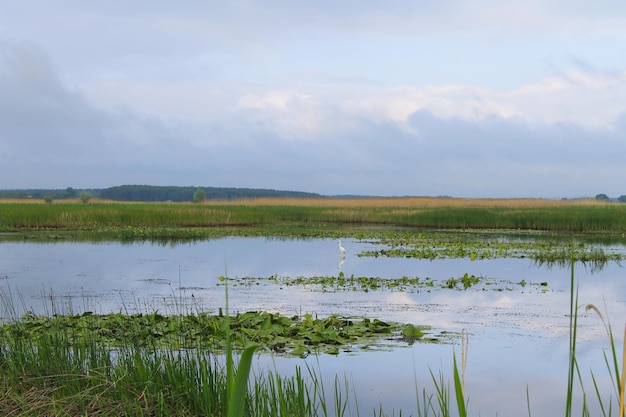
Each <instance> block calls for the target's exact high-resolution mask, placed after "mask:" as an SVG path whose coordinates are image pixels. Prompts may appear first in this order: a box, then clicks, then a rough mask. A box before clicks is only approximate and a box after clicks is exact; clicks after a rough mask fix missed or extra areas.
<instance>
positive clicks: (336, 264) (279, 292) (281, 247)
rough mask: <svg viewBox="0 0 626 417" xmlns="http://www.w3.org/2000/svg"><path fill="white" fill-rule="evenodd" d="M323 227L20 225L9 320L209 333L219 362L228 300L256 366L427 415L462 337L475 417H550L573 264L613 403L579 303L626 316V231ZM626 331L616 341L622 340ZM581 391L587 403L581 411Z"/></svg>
mask: <svg viewBox="0 0 626 417" xmlns="http://www.w3.org/2000/svg"><path fill="white" fill-rule="evenodd" d="M79 207H81V210H82V209H83V207H82V206H79ZM193 209H195V208H193ZM611 210H613V209H612V208H611ZM285 216H287V215H285ZM66 217H67V216H66ZM231 219H232V217H231ZM322 220H323V221H322ZM326 220H327V219H318V220H317V222H314V223H313V224H309V227H304V226H302V225H299V226H298V225H296V224H295V223H292V222H293V219H292V218H289V219H288V221H289V225H286V224H273V225H272V226H271V227H270V228H271V229H272V230H273V232H272V231H269V232H268V226H263V227H259V226H258V225H257V226H255V228H254V229H253V230H252V229H246V228H241V227H240V226H237V227H234V226H232V225H231V226H229V227H234V228H232V229H231V228H223V227H221V228H219V229H215V228H213V229H210V230H207V229H206V227H203V228H201V229H198V230H195V229H194V230H195V231H194V232H193V233H192V234H193V236H192V237H191V238H190V237H189V235H188V236H187V237H186V238H181V236H178V237H174V238H166V236H167V235H168V233H169V232H168V231H167V230H166V229H155V228H153V227H147V228H146V227H145V226H128V225H115V226H114V228H113V229H107V231H106V233H104V235H105V237H104V238H102V237H100V238H98V239H93V235H94V229H93V228H92V229H90V230H89V231H84V230H83V231H80V232H77V230H78V229H80V228H82V227H85V226H84V225H82V226H80V227H78V226H76V227H74V226H72V227H70V229H71V230H69V231H68V230H63V228H60V229H59V228H49V227H47V228H45V229H44V230H42V231H41V233H38V232H37V231H34V230H33V228H27V229H25V230H21V231H16V229H11V228H7V235H5V238H4V240H3V241H1V242H0V254H1V256H0V288H1V298H0V302H1V304H2V305H1V310H0V313H1V314H2V317H3V320H4V321H5V323H7V325H10V324H11V323H16V322H17V323H20V324H21V325H23V326H26V327H27V329H26V330H25V331H31V332H33V333H35V334H36V333H37V332H40V329H41V327H42V326H43V327H45V326H49V325H50V323H51V320H58V321H59V322H60V323H61V324H59V325H62V326H63V328H64V329H66V330H65V332H66V333H67V334H74V333H71V331H70V330H69V329H83V330H84V329H91V330H96V331H97V332H96V333H97V334H98V336H99V337H100V339H101V340H102V341H106V343H108V344H109V345H111V346H116V343H119V342H120V341H128V340H135V341H136V342H134V344H135V345H136V346H137V345H140V343H148V342H147V341H150V342H149V343H153V342H152V341H156V342H154V343H157V344H155V345H153V347H154V348H159V349H160V348H162V347H163V346H169V347H175V348H176V349H183V348H184V349H186V350H189V349H194V346H196V345H195V344H196V343H199V342H198V340H199V339H197V338H196V337H200V336H201V337H207V335H212V336H215V338H214V339H211V340H208V339H207V340H202V341H201V342H202V343H205V345H211V346H213V347H214V348H215V352H216V354H217V356H218V358H219V356H220V354H219V352H221V350H220V349H222V348H223V337H221V336H222V335H221V333H220V332H221V331H222V329H224V326H223V324H221V322H220V317H221V318H223V317H224V313H225V310H226V307H227V306H226V303H228V309H229V310H230V312H231V316H232V321H231V322H230V324H229V326H231V328H232V330H233V335H234V340H235V339H237V337H239V342H238V343H239V345H238V346H239V347H243V346H245V345H246V344H247V343H252V342H254V343H259V344H261V345H262V346H263V347H264V349H261V350H259V351H258V352H257V354H255V356H254V360H253V373H254V374H256V375H262V374H266V373H268V372H276V373H277V374H280V375H285V376H293V375H296V374H297V373H298V372H299V371H298V369H302V367H303V368H304V369H314V370H315V375H316V377H315V378H318V379H319V381H321V382H324V383H325V384H326V385H327V386H329V387H333V386H334V384H336V377H337V376H339V378H345V379H346V381H347V385H348V386H349V388H346V391H347V392H346V393H345V394H344V395H345V396H347V397H348V398H349V407H348V408H347V409H346V411H345V413H344V415H372V410H375V411H376V413H378V411H379V410H384V414H382V413H381V414H380V415H399V413H400V410H402V415H418V414H419V413H418V410H417V407H418V406H417V405H416V402H417V401H416V399H417V398H416V397H419V396H421V395H422V394H421V390H422V389H424V390H425V391H427V392H429V393H436V392H437V384H436V383H435V382H434V381H436V379H437V378H434V377H433V374H434V375H439V373H440V372H441V373H442V374H443V375H444V376H445V377H446V378H449V379H452V369H453V357H454V355H457V356H459V357H460V353H461V351H462V339H463V338H462V337H461V335H462V334H464V335H467V338H468V340H469V345H468V350H467V357H466V359H467V364H466V367H465V368H464V386H465V396H466V398H468V399H469V402H468V411H469V414H471V415H496V414H497V415H509V416H522V415H528V414H529V412H528V408H529V407H530V409H531V411H532V412H531V415H554V414H558V413H560V412H562V410H563V407H564V404H565V402H566V394H567V377H566V375H567V368H568V353H569V352H568V351H569V344H568V338H569V332H570V315H569V303H570V295H571V291H572V288H571V281H570V277H571V272H572V270H571V268H572V262H573V268H574V273H575V279H576V289H577V291H578V294H579V295H578V297H579V301H578V305H580V306H581V309H580V316H579V317H578V323H577V332H578V333H577V338H578V348H577V349H578V350H577V361H578V363H579V366H580V368H581V373H582V374H583V378H584V379H585V381H587V383H588V384H589V385H588V386H589V389H590V391H591V389H592V388H591V387H593V385H591V384H592V382H590V381H591V376H590V373H589V370H590V369H592V370H596V371H595V372H594V378H595V379H596V381H597V384H598V385H597V386H598V387H599V389H600V390H601V391H602V392H603V394H605V395H606V397H607V398H608V397H609V396H610V395H614V394H612V392H613V391H612V388H611V387H612V385H611V384H612V382H611V381H612V379H611V377H610V375H605V374H607V372H606V365H605V362H604V353H605V352H606V351H608V350H609V349H610V343H609V340H608V338H607V335H606V328H605V326H604V323H603V321H602V319H600V318H599V317H598V315H597V314H595V312H594V311H593V310H590V311H587V310H584V308H582V306H585V305H587V304H593V305H594V306H597V307H598V309H599V310H601V311H602V313H603V314H605V317H606V318H608V319H611V320H612V321H615V324H616V328H617V329H618V330H619V329H620V328H621V326H622V325H623V318H624V317H626V280H625V279H624V272H623V268H622V262H623V260H624V257H625V256H626V239H624V237H623V234H622V232H620V231H619V230H614V231H612V232H610V233H609V232H607V233H599V232H597V231H595V232H593V233H579V232H572V231H565V232H563V231H551V230H525V229H514V230H512V229H494V228H490V229H465V228H462V229H452V230H451V229H445V228H444V229H442V228H436V229H434V228H425V227H412V226H406V225H393V224H382V225H381V224H345V223H339V224H328V223H325V222H326ZM4 223H5V224H8V223H10V222H9V221H8V220H5V221H4ZM591 223H593V222H591ZM98 227H102V228H103V229H104V226H98ZM107 227H112V226H107ZM9 229H10V230H9ZM156 230H159V232H158V233H156ZM168 230H169V229H168ZM185 233H188V232H185ZM95 234H96V235H98V233H95ZM86 235H89V236H91V237H90V238H89V239H86V238H77V237H80V236H86ZM101 236H102V234H101ZM111 236H113V237H111ZM338 238H341V239H342V245H343V246H344V247H345V248H346V254H345V256H342V254H341V253H340V252H339V251H338V250H337V241H336V240H337V239H338ZM226 291H227V292H228V293H227V294H228V295H227V296H226ZM133 317H135V318H136V319H135V320H129V318H131V319H132V318H133ZM190 317H193V319H190ZM45 318H51V319H45ZM191 321H193V323H191ZM243 322H246V323H249V324H250V323H253V325H250V326H248V325H246V326H243V324H241V323H243ZM104 323H106V324H104ZM38 326H39V327H38ZM255 326H256V327H255ZM209 328H211V329H213V330H211V331H208V330H207V329H209ZM33 329H35V330H33ZM368 330H369V331H371V332H369V333H368ZM73 331H74V330H72V332H73ZM81 334H83V335H84V333H81V332H80V331H78V332H76V334H75V335H74V336H72V337H80V335H81ZM90 334H91V333H90ZM298 334H299V335H300V336H301V338H298V337H295V336H296V335H298ZM133 338H134V339H133ZM616 339H617V340H616V344H617V345H618V346H621V343H622V342H623V339H622V335H621V332H619V331H617V333H616ZM157 345H158V346H157ZM217 360H219V359H217ZM331 390H332V389H331ZM433 401H436V400H433ZM582 401H583V399H582V396H581V395H577V396H575V402H576V404H577V405H578V406H580V404H581V402H582ZM590 407H591V409H592V410H596V411H597V406H595V405H591V406H590ZM594 407H595V408H594ZM321 414H324V413H321ZM433 414H434V415H438V414H437V413H433ZM216 415H217V414H216ZM330 415H334V414H333V413H330ZM376 415H379V414H376Z"/></svg>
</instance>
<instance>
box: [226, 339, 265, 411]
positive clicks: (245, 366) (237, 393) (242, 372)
mask: <svg viewBox="0 0 626 417" xmlns="http://www.w3.org/2000/svg"><path fill="white" fill-rule="evenodd" d="M258 347H259V345H250V346H248V347H247V348H246V349H245V350H244V351H243V353H242V354H241V358H240V360H239V366H238V367H237V373H236V375H235V381H234V385H233V387H232V391H231V392H230V395H229V397H228V417H243V411H244V406H245V404H246V394H247V393H248V377H249V376H250V368H251V366H252V355H254V351H255V350H257V348H258Z"/></svg>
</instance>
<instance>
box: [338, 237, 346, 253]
mask: <svg viewBox="0 0 626 417" xmlns="http://www.w3.org/2000/svg"><path fill="white" fill-rule="evenodd" d="M337 243H339V253H340V254H341V256H343V255H345V254H346V249H345V248H344V247H343V246H341V240H338V241H337Z"/></svg>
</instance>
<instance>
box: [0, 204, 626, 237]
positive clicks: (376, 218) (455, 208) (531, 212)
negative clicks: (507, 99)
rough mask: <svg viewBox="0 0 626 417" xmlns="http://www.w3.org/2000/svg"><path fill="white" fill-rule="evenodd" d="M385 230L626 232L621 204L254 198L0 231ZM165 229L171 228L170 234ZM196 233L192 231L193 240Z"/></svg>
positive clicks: (63, 211)
mask: <svg viewBox="0 0 626 417" xmlns="http://www.w3.org/2000/svg"><path fill="white" fill-rule="evenodd" d="M353 225H386V226H398V227H421V228H438V229H515V230H549V231H561V232H581V233H594V232H603V233H613V234H615V233H620V234H621V233H624V232H626V208H625V207H624V206H623V205H622V204H618V203H602V202H597V201H595V200H593V201H576V202H572V201H563V200H541V199H504V200H497V199H481V200H466V199H447V198H360V199H288V198H276V199H270V198H266V199H256V200H240V201H237V202H208V203H203V204H191V203H131V204H129V203H119V202H116V203H114V202H98V201H95V202H90V203H88V204H82V203H66V202H62V203H54V204H32V203H14V202H2V203H0V231H5V232H16V231H22V232H23V231H26V230H27V231H37V230H45V229H48V230H60V231H63V230H64V231H68V230H73V231H80V230H85V231H90V232H96V233H98V232H109V233H111V232H113V233H114V234H117V235H119V234H120V233H121V231H123V230H124V229H128V228H150V229H158V228H160V229H163V230H162V235H164V236H162V237H167V235H168V233H172V234H173V235H174V236H175V235H177V234H180V231H179V232H171V229H183V228H188V229H193V228H196V229H198V228H204V229H206V228H219V227H244V228H256V229H257V230H258V229H263V231H264V232H266V233H269V234H271V233H272V231H271V230H272V229H277V228H285V227H293V228H297V227H306V228H311V227H315V228H317V229H324V228H326V229H336V228H337V227H342V226H353ZM165 229H170V231H167V230H165ZM191 235H193V233H192V234H191Z"/></svg>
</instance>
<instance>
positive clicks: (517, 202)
mask: <svg viewBox="0 0 626 417" xmlns="http://www.w3.org/2000/svg"><path fill="white" fill-rule="evenodd" d="M204 204H206V205H234V206H299V207H329V208H359V207H363V208H376V207H380V208H385V207H387V208H398V209H406V208H416V209H420V208H436V207H461V208H462V207H482V208H488V207H509V208H539V207H565V206H581V205H582V206H589V205H605V204H609V203H605V202H600V201H597V200H595V199H587V200H551V199H541V198H503V199H497V198H437V197H367V198H272V197H267V198H256V199H244V200H234V201H223V200H212V201H207V202H205V203H204Z"/></svg>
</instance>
